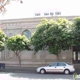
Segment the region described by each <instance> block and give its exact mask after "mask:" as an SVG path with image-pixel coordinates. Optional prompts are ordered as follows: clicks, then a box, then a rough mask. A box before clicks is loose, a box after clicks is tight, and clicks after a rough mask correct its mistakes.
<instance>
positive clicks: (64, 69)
mask: <svg viewBox="0 0 80 80" xmlns="http://www.w3.org/2000/svg"><path fill="white" fill-rule="evenodd" d="M36 71H37V72H38V73H41V74H44V73H47V72H61V73H65V74H69V73H74V72H75V68H74V66H73V65H69V64H67V63H66V62H53V63H52V64H50V65H48V66H44V67H39V68H37V69H36Z"/></svg>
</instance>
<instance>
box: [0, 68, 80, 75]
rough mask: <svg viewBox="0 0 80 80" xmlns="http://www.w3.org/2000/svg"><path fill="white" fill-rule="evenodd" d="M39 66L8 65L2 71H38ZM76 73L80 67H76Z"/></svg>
mask: <svg viewBox="0 0 80 80" xmlns="http://www.w3.org/2000/svg"><path fill="white" fill-rule="evenodd" d="M36 68H37V67H21V68H19V67H13V66H6V67H5V69H0V72H13V73H36ZM75 70H76V71H75V73H77V74H80V67H77V68H75Z"/></svg>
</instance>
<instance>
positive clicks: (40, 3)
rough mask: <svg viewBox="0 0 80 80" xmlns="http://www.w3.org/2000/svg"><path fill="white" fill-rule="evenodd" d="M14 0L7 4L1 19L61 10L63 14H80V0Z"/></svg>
mask: <svg viewBox="0 0 80 80" xmlns="http://www.w3.org/2000/svg"><path fill="white" fill-rule="evenodd" d="M22 1H23V3H22V4H20V3H19V2H18V1H12V2H11V3H10V4H9V5H7V6H6V9H7V12H6V13H5V14H4V15H2V14H1V13H0V19H18V18H31V17H35V13H41V14H43V13H44V12H56V11H60V12H61V16H76V15H78V16H79V15H80V0H22Z"/></svg>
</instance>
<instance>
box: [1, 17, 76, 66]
mask: <svg viewBox="0 0 80 80" xmlns="http://www.w3.org/2000/svg"><path fill="white" fill-rule="evenodd" d="M75 17H77V16H60V17H59V16H53V17H46V18H47V19H58V18H67V19H68V20H70V21H72V20H73V18H75ZM42 18H44V17H36V18H24V19H23V18H22V19H7V20H1V21H0V25H1V26H2V30H3V31H4V32H5V34H6V35H7V36H8V37H10V36H13V35H16V34H23V33H24V34H25V35H26V36H28V37H30V36H31V34H32V33H33V32H34V31H35V30H36V26H37V25H38V24H39V23H40V22H41V20H42ZM25 32H26V33H25ZM20 55H21V60H22V66H24V65H23V64H25V66H39V65H44V64H49V63H51V62H53V61H56V60H57V57H56V56H55V55H53V54H49V52H48V51H39V52H38V53H37V54H36V55H34V52H33V51H26V50H25V51H22V52H21V53H20ZM59 61H67V62H72V50H66V51H62V52H61V53H60V60H59ZM0 62H5V63H6V64H7V65H8V64H10V65H12V64H15V65H16V64H18V60H17V58H16V56H15V54H14V53H13V52H12V51H9V50H7V49H5V50H4V51H2V52H1V53H0ZM26 64H28V65H26Z"/></svg>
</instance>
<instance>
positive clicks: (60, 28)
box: [31, 18, 71, 57]
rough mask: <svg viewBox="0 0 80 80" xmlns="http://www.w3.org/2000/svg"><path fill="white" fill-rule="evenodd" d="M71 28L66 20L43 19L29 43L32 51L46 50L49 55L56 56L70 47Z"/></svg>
mask: <svg viewBox="0 0 80 80" xmlns="http://www.w3.org/2000/svg"><path fill="white" fill-rule="evenodd" d="M70 34H71V27H70V22H69V21H68V20H67V19H63V18H60V19H58V20H56V21H55V20H52V19H51V20H49V21H48V20H47V19H43V20H42V22H41V23H40V24H39V25H38V26H37V29H36V31H35V32H34V34H33V35H32V38H31V43H32V45H33V46H34V50H35V51H36V52H37V51H39V50H42V49H43V50H44V49H47V50H48V51H49V52H50V53H51V54H55V55H57V57H58V54H59V53H60V52H61V50H66V49H69V48H70V47H71V35H70Z"/></svg>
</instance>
